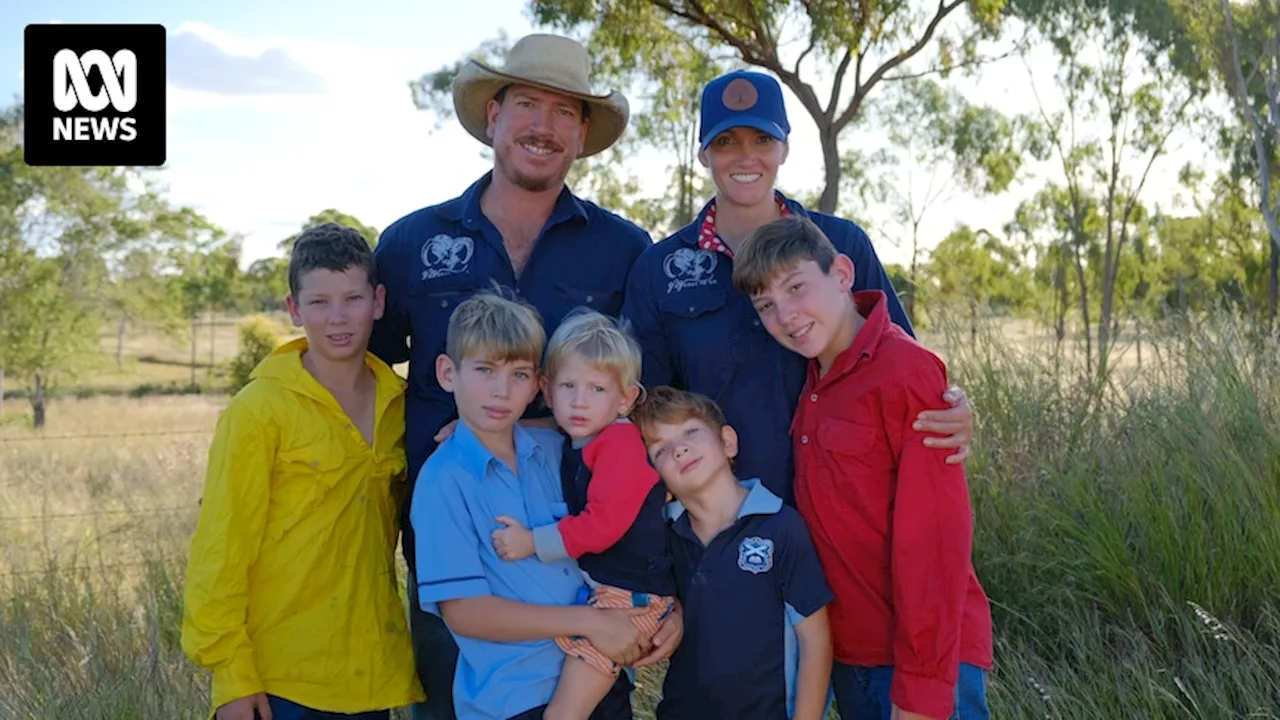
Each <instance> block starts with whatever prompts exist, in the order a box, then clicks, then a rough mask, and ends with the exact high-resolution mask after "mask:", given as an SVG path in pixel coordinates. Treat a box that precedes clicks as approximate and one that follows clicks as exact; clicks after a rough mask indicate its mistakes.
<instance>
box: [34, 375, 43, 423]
mask: <svg viewBox="0 0 1280 720" xmlns="http://www.w3.org/2000/svg"><path fill="white" fill-rule="evenodd" d="M35 383H36V386H35V389H34V391H33V392H32V393H31V420H32V423H31V424H32V425H33V426H34V427H35V429H37V430H42V429H44V410H45V398H44V375H43V374H41V373H36V376H35Z"/></svg>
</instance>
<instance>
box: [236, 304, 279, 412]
mask: <svg viewBox="0 0 1280 720" xmlns="http://www.w3.org/2000/svg"><path fill="white" fill-rule="evenodd" d="M279 343H280V339H279V338H278V337H276V333H275V330H274V329H273V326H272V323H271V321H270V320H268V319H267V318H266V317H264V316H262V315H254V316H253V317H251V318H249V319H248V320H247V321H246V322H245V323H244V324H242V325H241V326H240V352H239V353H237V354H236V356H235V358H233V359H232V360H231V392H233V393H234V392H237V391H238V390H240V388H242V387H244V386H245V385H248V384H249V374H250V373H252V372H253V369H254V368H255V367H257V366H258V363H260V362H262V360H263V358H265V357H266V356H268V355H270V354H271V351H272V350H274V349H275V348H276V345H278V344H279Z"/></svg>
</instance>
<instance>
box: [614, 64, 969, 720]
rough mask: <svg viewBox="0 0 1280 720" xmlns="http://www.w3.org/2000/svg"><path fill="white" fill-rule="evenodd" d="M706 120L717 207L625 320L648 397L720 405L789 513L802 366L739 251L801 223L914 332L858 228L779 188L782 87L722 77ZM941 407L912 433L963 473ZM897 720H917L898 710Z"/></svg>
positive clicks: (739, 469) (958, 420) (854, 697)
mask: <svg viewBox="0 0 1280 720" xmlns="http://www.w3.org/2000/svg"><path fill="white" fill-rule="evenodd" d="M701 112H702V117H701V123H700V127H699V133H698V139H699V142H700V143H701V148H700V150H699V153H698V159H699V161H700V162H701V163H702V164H703V166H704V167H706V168H707V169H708V170H709V171H710V172H711V179H712V181H713V182H714V183H715V187H716V194H715V197H713V198H712V199H711V200H710V202H708V203H707V204H706V206H705V207H704V208H703V209H702V212H701V213H699V215H698V218H697V219H696V220H694V222H693V223H691V224H689V225H688V226H686V227H684V228H681V229H680V230H679V231H677V232H676V233H675V234H673V235H672V236H670V237H668V238H666V239H665V240H663V241H661V242H659V243H657V244H655V245H654V246H653V247H651V248H648V249H647V250H645V252H644V253H643V254H642V255H641V256H640V258H639V259H638V260H637V261H636V264H635V266H634V267H633V268H632V270H631V274H630V277H629V279H628V281H627V290H626V296H625V301H624V305H623V315H624V316H625V317H627V318H628V319H629V320H630V321H631V323H632V325H633V327H634V330H635V333H636V336H637V338H638V340H639V342H640V345H641V348H642V349H643V352H644V363H643V370H642V381H643V382H644V384H645V386H646V387H650V388H652V387H656V386H659V385H674V386H676V387H681V388H684V389H686V390H691V391H694V392H698V393H702V394H704V395H707V396H709V397H711V398H712V399H713V400H715V401H716V403H717V404H719V406H720V407H721V409H722V410H723V411H724V415H725V418H726V420H727V421H728V424H729V425H731V426H732V427H733V428H734V429H735V430H736V431H737V432H738V438H739V444H738V448H739V450H738V455H737V457H736V458H735V459H734V470H735V474H736V475H737V477H740V478H759V479H760V480H761V482H762V484H763V485H764V486H765V487H767V488H768V489H769V490H771V491H772V492H773V493H774V494H776V495H778V496H780V497H782V498H783V500H784V501H786V502H787V503H788V504H791V505H794V495H793V489H792V484H793V474H794V462H793V456H792V446H791V442H792V439H791V437H790V426H791V421H792V417H793V416H794V414H795V411H796V406H797V404H798V403H799V401H800V393H801V392H802V390H803V388H804V384H805V379H806V371H807V361H806V360H805V359H804V357H802V356H801V355H799V354H798V353H794V352H792V351H790V350H787V349H785V348H783V347H782V346H781V345H780V344H778V343H777V342H776V341H774V339H773V338H772V337H770V335H769V333H768V332H767V331H766V330H765V328H764V327H763V326H762V324H761V322H760V319H759V316H758V314H757V313H756V310H755V308H754V306H753V305H752V302H751V298H749V297H748V296H746V295H744V294H743V293H741V292H738V291H737V290H736V289H735V288H734V286H733V282H732V275H733V257H734V252H735V251H736V250H738V249H739V248H740V247H741V246H742V243H743V241H744V240H746V238H747V236H748V235H750V234H751V233H752V232H753V231H755V230H756V229H757V228H759V227H760V226H762V225H765V224H766V223H769V222H771V221H773V220H776V219H778V218H780V217H783V216H785V215H803V216H806V217H808V218H809V219H810V220H812V221H813V222H814V223H815V224H816V225H817V226H818V227H819V228H820V229H821V230H822V231H823V233H824V234H825V235H826V236H827V237H828V238H829V239H830V240H831V242H832V244H833V245H835V247H836V249H837V250H838V251H839V252H841V253H843V254H845V255H847V256H848V257H849V258H850V259H851V260H852V261H853V265H854V271H855V272H854V274H855V280H854V285H853V288H852V290H853V291H860V290H882V291H884V293H885V298H886V299H885V301H886V303H887V306H888V308H887V309H888V311H889V315H890V318H891V319H892V321H893V322H894V323H896V324H897V325H899V326H901V327H902V328H903V329H904V330H906V331H907V332H909V333H910V332H912V329H911V323H910V321H909V320H908V319H907V316H906V314H905V313H904V312H903V310H902V306H901V305H900V304H899V302H898V298H897V294H896V293H895V292H894V290H893V286H892V284H891V283H890V281H889V278H888V276H887V275H886V273H885V271H884V267H883V266H882V265H881V263H880V260H879V258H878V257H877V256H876V252H875V248H873V247H872V245H871V241H870V239H869V238H868V237H867V234H866V233H865V232H864V231H863V230H862V228H860V227H858V226H857V225H856V224H854V223H853V222H850V221H849V220H845V219H843V218H839V217H835V216H833V215H829V214H826V213H819V212H812V211H809V210H806V209H805V208H804V207H803V206H802V205H801V204H800V203H798V202H796V201H794V200H792V199H790V198H787V197H786V196H784V195H783V194H782V193H780V192H778V191H777V190H776V189H775V188H774V182H775V181H776V179H777V175H778V168H779V167H780V166H781V165H782V163H784V162H786V159H787V153H788V150H789V146H788V144H787V136H788V135H789V133H790V131H791V126H790V124H789V123H788V122H787V114H786V109H785V107H784V105H783V99H782V88H781V87H780V86H779V84H778V83H777V81H776V80H774V79H773V78H772V77H770V76H768V75H765V74H762V73H758V72H750V71H741V70H739V71H734V72H731V73H728V74H726V75H723V76H721V77H719V78H716V79H715V80H713V81H712V82H711V83H709V84H708V85H707V87H706V88H705V89H704V90H703V95H702V111H701ZM811 399H812V400H816V399H817V397H816V396H814V397H813V398H811ZM944 399H945V400H946V402H948V403H949V404H950V405H951V407H950V408H949V409H946V410H933V411H924V412H922V413H920V415H919V417H918V418H917V422H916V426H915V427H916V429H917V430H920V431H923V432H927V433H935V434H936V436H935V437H929V438H926V439H925V441H924V442H925V444H926V445H930V446H932V447H938V448H958V452H956V453H955V454H953V455H951V456H950V457H949V458H948V459H947V462H949V463H957V462H963V461H964V460H965V458H967V457H968V454H969V443H970V441H971V439H972V433H973V412H972V410H971V409H970V408H969V404H968V402H967V401H966V400H965V398H964V393H963V392H961V391H960V389H959V388H952V389H951V390H949V391H948V392H947V393H946V394H945V395H944ZM845 669H848V670H857V668H853V667H852V666H849V667H848V668H845ZM890 670H891V668H890ZM849 677H852V675H850V673H849V672H845V673H843V674H841V675H839V678H840V680H839V681H837V682H836V683H835V690H836V696H837V702H841V701H843V706H842V707H841V712H842V715H843V716H844V717H845V718H846V720H853V719H854V718H857V719H859V720H860V719H861V718H864V717H867V718H871V717H875V718H880V717H884V718H889V717H890V715H891V713H890V708H889V707H888V705H886V702H887V700H886V699H885V698H881V697H879V695H878V694H876V696H875V697H872V696H871V695H869V694H868V693H869V692H870V690H868V688H867V687H862V688H861V689H859V687H855V686H857V685H858V684H857V683H856V682H855V683H850V682H847V681H846V680H847V679H848V678H849ZM864 685H865V683H864ZM885 685H886V688H887V686H888V685H887V683H886V684H885ZM873 694H874V693H873ZM892 716H893V717H895V718H898V717H903V718H906V717H923V716H918V715H911V714H908V713H905V712H904V711H903V710H901V709H898V708H893V713H892ZM977 716H978V717H981V716H982V715H981V714H979V715H977Z"/></svg>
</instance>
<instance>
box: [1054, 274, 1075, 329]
mask: <svg viewBox="0 0 1280 720" xmlns="http://www.w3.org/2000/svg"><path fill="white" fill-rule="evenodd" d="M1053 284H1054V287H1056V288H1057V290H1058V301H1057V303H1055V305H1056V307H1055V308H1054V310H1055V312H1056V314H1057V318H1055V320H1056V322H1055V323H1054V328H1053V329H1054V333H1055V334H1056V336H1057V339H1058V346H1059V347H1061V346H1062V341H1063V340H1066V339H1067V308H1069V307H1071V297H1070V295H1069V294H1068V293H1067V263H1066V261H1065V260H1063V261H1060V262H1059V263H1058V267H1057V268H1056V269H1054V271H1053Z"/></svg>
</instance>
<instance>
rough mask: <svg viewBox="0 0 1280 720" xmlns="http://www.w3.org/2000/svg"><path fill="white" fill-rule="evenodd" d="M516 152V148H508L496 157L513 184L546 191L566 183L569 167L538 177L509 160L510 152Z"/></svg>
mask: <svg viewBox="0 0 1280 720" xmlns="http://www.w3.org/2000/svg"><path fill="white" fill-rule="evenodd" d="M512 152H515V149H514V148H508V149H507V150H506V151H504V152H500V153H497V154H496V155H495V159H496V162H497V166H498V170H499V171H500V172H501V173H502V175H503V176H504V177H506V178H507V180H509V181H511V184H513V185H515V186H516V187H518V188H520V189H522V190H526V191H528V192H535V193H536V192H546V191H548V190H551V189H553V188H557V187H560V186H561V185H564V181H565V178H567V177H568V176H569V168H568V167H565V168H564V170H561V171H559V172H556V173H554V174H552V175H550V176H548V177H536V176H533V175H529V174H526V173H523V172H521V171H520V170H519V169H518V168H517V167H515V163H513V162H510V161H509V157H510V154H511V153H512Z"/></svg>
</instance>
